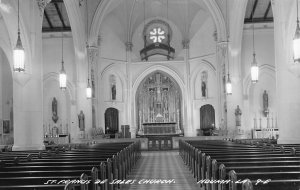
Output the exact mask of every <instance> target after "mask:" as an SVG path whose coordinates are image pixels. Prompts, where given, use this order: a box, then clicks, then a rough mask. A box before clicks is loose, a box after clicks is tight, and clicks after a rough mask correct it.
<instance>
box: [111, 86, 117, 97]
mask: <svg viewBox="0 0 300 190" xmlns="http://www.w3.org/2000/svg"><path fill="white" fill-rule="evenodd" d="M116 94H117V93H116V84H112V85H111V99H112V100H116Z"/></svg>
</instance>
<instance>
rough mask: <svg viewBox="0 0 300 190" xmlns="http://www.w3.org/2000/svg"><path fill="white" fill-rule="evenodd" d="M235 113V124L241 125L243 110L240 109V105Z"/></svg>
mask: <svg viewBox="0 0 300 190" xmlns="http://www.w3.org/2000/svg"><path fill="white" fill-rule="evenodd" d="M234 114H235V125H236V126H241V115H242V110H241V109H240V106H239V105H237V107H236V109H235V112H234Z"/></svg>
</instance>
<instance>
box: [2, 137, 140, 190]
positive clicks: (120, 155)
mask: <svg viewBox="0 0 300 190" xmlns="http://www.w3.org/2000/svg"><path fill="white" fill-rule="evenodd" d="M140 155H141V151H140V142H139V141H136V142H122V143H101V144H88V145H87V144H85V145H77V146H76V147H72V146H69V147H68V148H65V147H61V148H55V149H52V150H48V151H15V152H1V153H0V189H7V190H12V189H31V190H40V189H43V190H45V189H49V190H50V189H51V190H63V189H65V190H77V189H81V190H99V189H101V190H113V189H117V188H118V186H119V185H118V184H111V182H112V181H114V180H116V179H118V180H124V179H125V178H126V176H127V175H128V174H129V172H130V171H131V168H132V167H133V166H134V164H135V163H136V161H137V160H138V159H139V158H140Z"/></svg>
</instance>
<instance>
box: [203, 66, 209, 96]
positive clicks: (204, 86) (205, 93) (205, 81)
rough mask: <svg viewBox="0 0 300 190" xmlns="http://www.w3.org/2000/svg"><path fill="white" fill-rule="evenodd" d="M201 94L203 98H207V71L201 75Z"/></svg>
mask: <svg viewBox="0 0 300 190" xmlns="http://www.w3.org/2000/svg"><path fill="white" fill-rule="evenodd" d="M201 74H202V75H201V94H202V97H204V98H206V97H207V78H208V74H207V71H203V72H202V73H201Z"/></svg>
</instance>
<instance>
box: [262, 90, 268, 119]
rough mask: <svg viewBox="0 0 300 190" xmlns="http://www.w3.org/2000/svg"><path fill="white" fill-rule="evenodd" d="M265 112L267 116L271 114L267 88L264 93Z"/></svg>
mask: <svg viewBox="0 0 300 190" xmlns="http://www.w3.org/2000/svg"><path fill="white" fill-rule="evenodd" d="M263 114H264V116H265V117H268V115H269V95H268V93H267V91H266V90H265V91H264V93H263Z"/></svg>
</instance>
